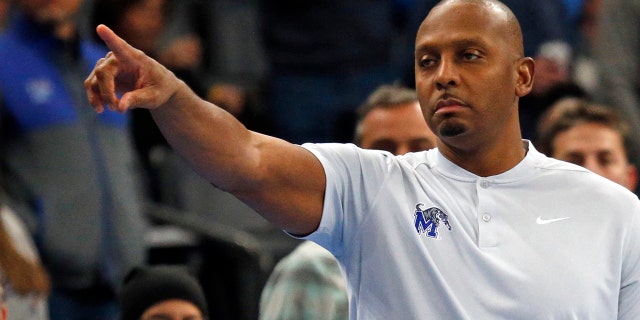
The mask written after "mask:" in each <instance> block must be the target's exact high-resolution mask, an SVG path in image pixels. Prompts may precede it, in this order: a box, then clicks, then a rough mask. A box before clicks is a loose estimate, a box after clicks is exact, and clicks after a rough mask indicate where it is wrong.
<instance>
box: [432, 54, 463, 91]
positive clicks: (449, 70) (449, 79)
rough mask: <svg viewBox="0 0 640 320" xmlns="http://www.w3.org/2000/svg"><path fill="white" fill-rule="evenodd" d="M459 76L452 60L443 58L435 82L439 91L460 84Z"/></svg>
mask: <svg viewBox="0 0 640 320" xmlns="http://www.w3.org/2000/svg"><path fill="white" fill-rule="evenodd" d="M458 80H459V74H458V71H457V68H456V65H455V62H454V61H453V60H452V59H447V58H443V59H442V60H440V62H439V64H438V69H437V72H436V76H435V78H434V81H435V83H436V86H437V87H438V89H446V88H449V87H450V86H455V85H456V84H457V83H458Z"/></svg>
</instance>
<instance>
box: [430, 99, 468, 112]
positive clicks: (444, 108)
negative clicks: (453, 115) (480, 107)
mask: <svg viewBox="0 0 640 320" xmlns="http://www.w3.org/2000/svg"><path fill="white" fill-rule="evenodd" d="M466 106H467V104H466V103H464V102H463V101H462V100H458V99H455V98H447V99H441V100H439V101H438V103H437V104H436V108H435V111H434V112H435V113H446V112H453V111H455V110H458V109H460V108H465V107H466Z"/></svg>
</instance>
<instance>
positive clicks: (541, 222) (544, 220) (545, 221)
mask: <svg viewBox="0 0 640 320" xmlns="http://www.w3.org/2000/svg"><path fill="white" fill-rule="evenodd" d="M567 219H571V217H564V218H555V219H542V217H538V219H536V223H537V224H547V223H552V222H558V221H562V220H567Z"/></svg>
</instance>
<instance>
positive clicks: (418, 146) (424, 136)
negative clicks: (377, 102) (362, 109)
mask: <svg viewBox="0 0 640 320" xmlns="http://www.w3.org/2000/svg"><path fill="white" fill-rule="evenodd" d="M361 128H362V132H361V136H362V141H361V143H360V146H361V147H362V148H364V149H376V150H385V151H389V152H391V153H393V154H395V155H401V154H405V153H407V152H416V151H422V150H427V149H431V148H434V147H435V146H436V139H437V137H436V135H435V134H434V133H433V132H432V131H431V129H429V127H428V126H427V123H426V122H425V121H424V118H423V117H422V111H421V110H420V105H419V104H418V102H417V101H416V102H414V103H407V104H404V105H402V106H397V107H391V108H377V109H373V110H371V112H369V113H368V114H367V116H366V117H365V118H364V119H363V120H362V124H361Z"/></svg>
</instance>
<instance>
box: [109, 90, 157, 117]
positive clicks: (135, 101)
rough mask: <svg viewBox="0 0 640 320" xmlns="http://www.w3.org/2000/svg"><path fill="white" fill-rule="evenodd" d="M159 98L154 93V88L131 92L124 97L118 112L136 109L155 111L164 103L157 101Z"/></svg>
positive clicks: (121, 99)
mask: <svg viewBox="0 0 640 320" xmlns="http://www.w3.org/2000/svg"><path fill="white" fill-rule="evenodd" d="M158 98H159V95H158V94H157V93H155V92H154V87H146V88H142V89H138V90H135V91H130V92H127V93H125V94H124V95H122V97H121V98H120V103H119V104H118V107H117V110H118V111H119V112H125V111H126V110H128V109H134V108H145V109H153V108H155V107H157V106H158V105H160V104H162V103H163V101H157V100H158Z"/></svg>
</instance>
